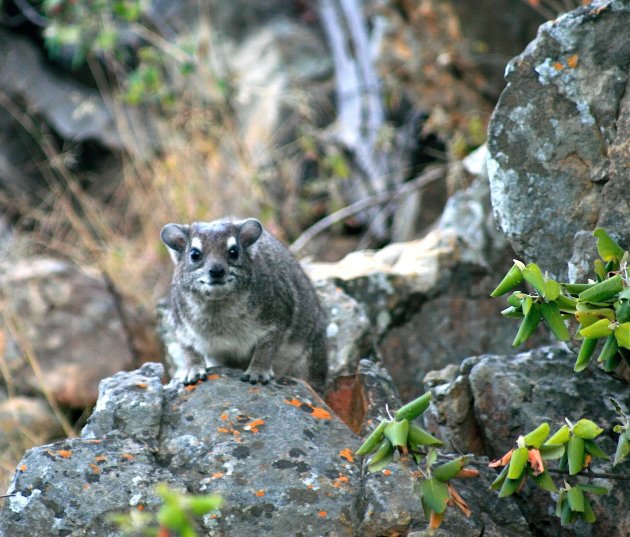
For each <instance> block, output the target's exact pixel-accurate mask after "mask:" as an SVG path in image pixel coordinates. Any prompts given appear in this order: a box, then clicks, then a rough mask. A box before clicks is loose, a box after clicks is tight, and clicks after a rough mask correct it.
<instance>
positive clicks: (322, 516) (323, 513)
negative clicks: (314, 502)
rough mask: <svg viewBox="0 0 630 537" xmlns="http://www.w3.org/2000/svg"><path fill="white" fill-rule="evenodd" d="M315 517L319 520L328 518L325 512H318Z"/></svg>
mask: <svg viewBox="0 0 630 537" xmlns="http://www.w3.org/2000/svg"><path fill="white" fill-rule="evenodd" d="M317 516H319V517H321V518H326V517H327V516H328V513H327V512H326V511H320V512H319V513H317Z"/></svg>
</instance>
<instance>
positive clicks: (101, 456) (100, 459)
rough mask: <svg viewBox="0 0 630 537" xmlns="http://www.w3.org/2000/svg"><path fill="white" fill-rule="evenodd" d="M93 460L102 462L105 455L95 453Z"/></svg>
mask: <svg viewBox="0 0 630 537" xmlns="http://www.w3.org/2000/svg"><path fill="white" fill-rule="evenodd" d="M94 460H95V461H96V462H104V461H106V460H107V457H106V456H105V455H97V456H96V457H94Z"/></svg>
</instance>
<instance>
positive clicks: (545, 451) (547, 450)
mask: <svg viewBox="0 0 630 537" xmlns="http://www.w3.org/2000/svg"><path fill="white" fill-rule="evenodd" d="M565 450H566V446H565V445H564V444H561V445H551V444H545V445H543V446H541V447H540V456H541V457H542V458H543V460H546V461H552V460H555V459H559V458H560V457H562V456H563V455H564V452H565Z"/></svg>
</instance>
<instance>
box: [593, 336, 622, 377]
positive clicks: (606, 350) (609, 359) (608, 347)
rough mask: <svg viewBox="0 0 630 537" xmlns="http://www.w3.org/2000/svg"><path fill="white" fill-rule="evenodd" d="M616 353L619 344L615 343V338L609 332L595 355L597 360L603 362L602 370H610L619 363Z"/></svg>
mask: <svg viewBox="0 0 630 537" xmlns="http://www.w3.org/2000/svg"><path fill="white" fill-rule="evenodd" d="M618 353H619V345H617V339H616V338H615V336H614V334H610V335H609V336H608V337H607V338H606V343H604V346H603V348H602V351H601V352H600V353H599V356H598V357H597V361H598V362H602V363H603V364H604V371H612V370H613V369H615V368H616V367H617V366H618V365H619V362H620V361H621V358H620V357H619V355H618Z"/></svg>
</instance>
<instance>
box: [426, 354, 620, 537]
mask: <svg viewBox="0 0 630 537" xmlns="http://www.w3.org/2000/svg"><path fill="white" fill-rule="evenodd" d="M575 357H576V356H575V354H574V353H572V352H568V351H564V350H562V349H559V348H551V347H547V348H541V349H538V350H535V351H531V352H528V353H523V354H517V355H511V356H496V355H486V356H480V357H472V358H469V359H467V360H465V361H464V362H463V363H462V365H461V367H460V369H459V371H458V372H457V373H456V374H455V375H454V380H453V381H452V382H450V383H447V384H444V385H442V386H437V387H435V388H434V393H435V394H436V397H435V398H434V400H433V403H432V406H431V409H430V411H429V412H428V414H429V416H430V418H429V419H428V420H427V426H428V427H429V429H432V430H434V431H436V430H437V432H438V434H443V435H444V437H446V438H450V439H451V441H452V442H461V443H462V445H461V447H460V446H457V447H460V449H462V450H464V451H466V450H470V451H476V452H477V453H480V452H483V453H485V455H487V456H488V457H490V458H495V457H499V456H501V455H503V454H504V453H506V452H507V451H508V450H509V449H511V448H512V447H514V443H515V441H516V438H517V437H518V436H519V435H521V434H525V433H527V432H529V431H531V430H533V429H534V428H535V427H537V426H538V425H540V423H541V422H543V421H546V422H548V423H549V424H550V426H551V428H552V431H555V430H556V429H557V428H558V427H559V426H561V425H563V424H564V418H565V417H566V418H568V419H569V420H571V421H572V422H573V423H575V422H576V421H578V420H579V419H581V418H589V419H592V420H593V421H595V422H596V423H597V424H598V425H600V426H601V427H603V428H604V429H605V430H606V431H607V433H604V435H602V438H601V442H598V443H599V444H600V446H601V447H602V449H603V450H604V451H605V452H607V453H610V454H612V453H614V449H615V442H614V441H613V439H614V440H616V435H613V434H611V433H610V431H611V429H612V426H613V425H614V421H615V414H614V412H613V410H612V406H611V404H610V402H609V401H608V398H609V397H610V396H613V397H615V398H616V399H617V400H619V401H620V402H622V404H624V405H625V406H626V408H628V406H629V405H630V396H629V395H628V389H627V385H625V384H624V383H623V382H620V381H618V380H615V379H614V378H612V377H610V376H608V375H606V374H605V373H604V372H602V371H601V370H599V369H597V368H596V367H590V368H588V369H587V370H585V371H584V372H582V373H580V374H576V373H575V372H574V371H573V364H574V362H575ZM450 376H451V377H452V376H453V372H450ZM451 397H454V400H453V399H451ZM453 409H455V410H454V411H453V412H452V410H453ZM451 412H452V413H451ZM462 418H464V419H462ZM436 426H437V427H436ZM449 428H451V432H450V435H449V433H448V431H447V429H449ZM465 434H469V435H471V436H469V437H464V436H463V435H465ZM552 467H555V465H554V464H552ZM592 467H593V469H594V470H595V471H600V472H602V471H610V464H609V463H605V462H601V461H599V460H596V462H594V463H593V464H592ZM565 478H566V476H565ZM567 479H569V481H570V482H571V483H574V482H575V479H576V478H567ZM580 480H581V481H583V479H580ZM556 481H557V482H558V483H560V479H559V478H558V479H556ZM595 483H596V484H598V485H603V486H605V487H607V488H608V489H610V492H609V494H608V495H606V496H601V497H600V496H595V495H591V496H589V499H590V500H592V503H593V509H594V511H595V513H596V516H597V522H596V523H595V524H594V525H588V524H585V523H578V524H576V525H575V526H573V527H571V528H564V529H563V528H561V526H560V522H559V519H557V518H556V517H554V516H553V509H552V506H553V501H554V500H553V499H551V498H550V496H549V494H548V493H546V492H544V491H541V490H539V489H537V488H535V487H533V486H529V485H528V486H527V487H526V488H525V489H524V490H523V492H522V493H521V494H520V495H519V496H518V498H517V500H518V502H519V507H520V509H521V511H522V512H523V514H524V516H525V518H526V519H527V520H528V522H529V524H530V527H531V528H532V531H534V532H535V534H536V535H541V536H549V537H551V536H559V535H562V536H567V537H569V536H571V537H575V536H580V537H581V536H585V537H586V536H592V537H595V536H601V537H604V536H606V537H622V536H627V535H628V532H629V531H630V517H629V516H628V515H627V498H628V494H630V488H629V485H628V483H627V482H626V481H619V480H613V479H596V480H595ZM499 508H500V507H499ZM622 513H623V514H622Z"/></svg>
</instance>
